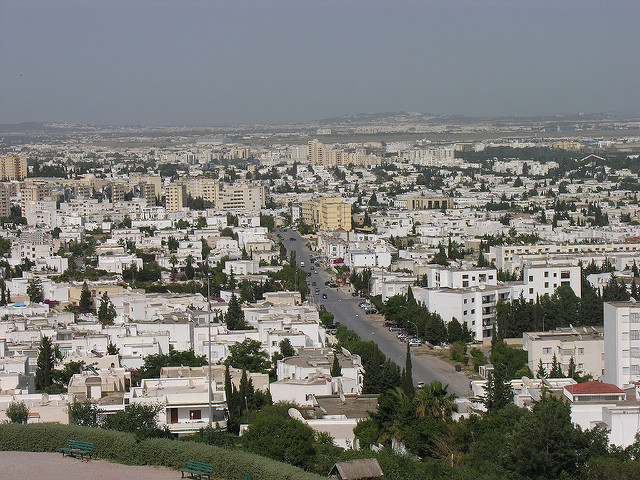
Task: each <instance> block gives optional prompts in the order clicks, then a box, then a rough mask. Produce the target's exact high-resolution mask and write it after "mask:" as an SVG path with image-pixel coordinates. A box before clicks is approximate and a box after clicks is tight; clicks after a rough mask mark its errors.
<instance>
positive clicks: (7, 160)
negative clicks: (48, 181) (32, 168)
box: [0, 155, 27, 180]
mask: <svg viewBox="0 0 640 480" xmlns="http://www.w3.org/2000/svg"><path fill="white" fill-rule="evenodd" d="M26 176H27V157H17V156H13V155H6V156H2V157H0V180H24V179H25V178H26Z"/></svg>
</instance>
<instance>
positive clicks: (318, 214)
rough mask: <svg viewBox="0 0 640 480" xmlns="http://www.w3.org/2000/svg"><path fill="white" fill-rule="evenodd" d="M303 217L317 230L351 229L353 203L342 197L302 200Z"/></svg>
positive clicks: (305, 221)
mask: <svg viewBox="0 0 640 480" xmlns="http://www.w3.org/2000/svg"><path fill="white" fill-rule="evenodd" d="M302 219H303V221H304V223H306V224H307V225H311V226H313V227H314V228H315V229H317V230H337V229H339V228H342V229H343V230H351V205H350V204H349V203H344V202H342V200H341V199H340V198H322V199H318V200H310V201H306V202H302Z"/></svg>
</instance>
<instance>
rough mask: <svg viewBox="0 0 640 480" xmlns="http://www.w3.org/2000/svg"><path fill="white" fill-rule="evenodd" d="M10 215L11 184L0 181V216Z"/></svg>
mask: <svg viewBox="0 0 640 480" xmlns="http://www.w3.org/2000/svg"><path fill="white" fill-rule="evenodd" d="M9 215H11V185H9V184H7V183H0V217H8V216H9Z"/></svg>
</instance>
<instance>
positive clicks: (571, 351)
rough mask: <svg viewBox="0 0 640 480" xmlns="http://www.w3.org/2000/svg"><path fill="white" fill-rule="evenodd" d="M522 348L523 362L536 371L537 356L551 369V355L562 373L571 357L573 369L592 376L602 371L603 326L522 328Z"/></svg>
mask: <svg viewBox="0 0 640 480" xmlns="http://www.w3.org/2000/svg"><path fill="white" fill-rule="evenodd" d="M522 349H523V350H525V351H526V352H527V357H528V359H527V365H528V367H529V368H530V369H531V371H532V372H534V373H535V372H536V370H537V369H538V365H539V362H540V360H542V366H543V367H544V368H545V370H546V371H547V372H549V371H550V370H551V365H552V363H553V355H554V354H555V356H556V361H557V362H558V363H559V364H560V365H561V367H562V371H563V373H564V374H566V373H567V372H568V370H569V362H570V361H571V358H573V361H574V363H575V365H576V371H577V372H578V373H580V374H581V375H586V374H590V375H591V376H592V377H593V378H594V379H598V378H600V377H602V375H603V374H604V329H603V328H602V327H577V328H573V327H569V328H559V329H557V330H551V331H548V332H525V333H523V334H522Z"/></svg>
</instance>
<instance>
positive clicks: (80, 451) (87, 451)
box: [58, 440, 93, 458]
mask: <svg viewBox="0 0 640 480" xmlns="http://www.w3.org/2000/svg"><path fill="white" fill-rule="evenodd" d="M58 450H59V451H60V452H62V456H63V457H64V454H65V453H67V454H69V455H80V458H84V456H85V455H88V456H89V458H91V455H92V454H93V443H91V442H80V441H78V440H67V445H66V446H65V447H62V448H59V449H58Z"/></svg>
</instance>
